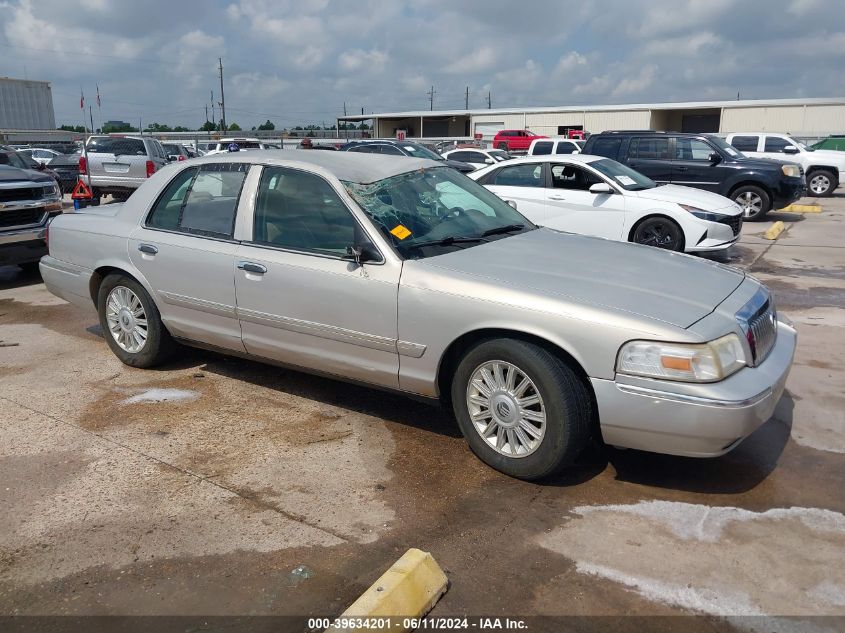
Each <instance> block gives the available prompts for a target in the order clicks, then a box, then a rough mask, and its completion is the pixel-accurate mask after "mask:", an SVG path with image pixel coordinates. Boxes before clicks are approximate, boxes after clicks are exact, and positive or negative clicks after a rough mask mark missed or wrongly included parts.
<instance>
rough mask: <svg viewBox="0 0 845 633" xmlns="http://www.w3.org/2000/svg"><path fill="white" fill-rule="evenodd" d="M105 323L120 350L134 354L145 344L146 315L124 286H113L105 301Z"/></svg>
mask: <svg viewBox="0 0 845 633" xmlns="http://www.w3.org/2000/svg"><path fill="white" fill-rule="evenodd" d="M106 323H107V324H108V326H109V332H110V333H111V335H112V338H113V339H114V340H115V342H116V343H117V344H118V346H119V347H120V349H122V350H124V351H126V352H129V353H131V354H135V353H137V352H140V351H141V350H142V349H143V348H144V345H146V343H147V314H146V313H145V312H144V306H143V304H141V300H140V299H139V298H138V295H136V294H135V293H134V292H132V291H131V290H130V289H129V288H127V287H126V286H115V287H114V288H113V289H112V291H111V292H110V293H109V296H108V298H107V299H106Z"/></svg>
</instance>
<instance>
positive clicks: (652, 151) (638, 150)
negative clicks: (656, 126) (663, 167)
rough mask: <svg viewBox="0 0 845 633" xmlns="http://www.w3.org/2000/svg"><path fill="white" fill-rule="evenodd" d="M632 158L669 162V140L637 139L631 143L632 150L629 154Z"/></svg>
mask: <svg viewBox="0 0 845 633" xmlns="http://www.w3.org/2000/svg"><path fill="white" fill-rule="evenodd" d="M628 155H629V156H630V157H631V158H639V159H650V160H667V159H668V158H670V156H669V139H668V138H663V137H657V138H637V139H634V140H632V141H631V150H630V152H629V153H628Z"/></svg>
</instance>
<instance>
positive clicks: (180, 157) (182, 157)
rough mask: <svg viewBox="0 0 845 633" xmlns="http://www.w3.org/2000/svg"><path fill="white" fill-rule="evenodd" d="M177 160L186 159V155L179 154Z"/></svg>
mask: <svg viewBox="0 0 845 633" xmlns="http://www.w3.org/2000/svg"><path fill="white" fill-rule="evenodd" d="M176 160H177V161H179V160H185V157H184V156H182V154H179V158H177V159H176Z"/></svg>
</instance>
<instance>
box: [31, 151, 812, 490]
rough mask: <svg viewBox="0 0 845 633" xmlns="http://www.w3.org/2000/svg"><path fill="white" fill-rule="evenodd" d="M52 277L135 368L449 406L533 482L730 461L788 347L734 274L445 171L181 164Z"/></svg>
mask: <svg viewBox="0 0 845 633" xmlns="http://www.w3.org/2000/svg"><path fill="white" fill-rule="evenodd" d="M456 201H460V205H457V204H456ZM41 273H42V276H43V278H44V282H45V284H46V285H47V288H48V289H49V290H50V291H51V292H53V293H54V294H56V295H58V296H59V297H62V298H64V299H66V300H68V301H71V302H73V303H75V304H77V305H80V306H83V307H85V308H87V309H89V310H92V311H93V310H96V311H97V313H98V314H99V319H100V324H101V326H102V330H103V332H104V338H105V340H106V342H107V343H108V345H109V347H110V348H111V349H112V351H113V352H114V353H115V355H116V356H117V357H118V358H119V359H120V360H121V361H123V362H124V363H126V364H128V365H130V366H133V367H152V366H154V365H157V364H160V363H162V362H164V361H165V359H166V358H167V357H168V355H169V354H170V353H171V352H172V351H173V349H174V345H175V343H176V342H184V343H186V344H188V345H195V346H201V347H211V348H213V349H217V350H220V351H224V352H227V353H231V354H235V355H241V356H244V355H246V356H250V357H253V358H256V359H262V360H266V361H268V362H271V363H275V364H281V365H285V366H290V367H294V368H298V369H301V370H304V371H309V372H315V373H320V374H328V375H330V376H334V377H337V378H340V379H345V380H352V381H357V382H363V383H367V384H371V385H374V386H377V387H380V388H385V389H392V390H397V391H400V392H402V393H405V394H409V395H414V396H417V397H423V398H429V399H431V400H432V401H433V402H436V400H437V399H442V400H443V401H444V402H446V403H449V404H450V405H451V407H452V409H453V411H454V414H455V416H456V418H457V421H458V425H459V427H460V429H461V431H462V432H463V434H464V436H465V437H466V439H467V441H468V443H469V445H470V447H471V448H472V450H473V451H475V453H476V454H477V455H478V456H479V457H480V458H481V459H482V460H484V461H485V462H486V463H488V464H489V465H491V466H492V467H494V468H497V469H499V470H501V471H503V472H505V473H508V474H510V475H513V476H515V477H522V478H526V479H535V478H539V477H544V476H546V475H548V474H550V473H552V472H554V471H556V470H557V469H559V468H560V467H562V466H564V465H566V464H571V463H572V462H573V460H574V459H575V458H576V457H577V455H578V454H579V452H580V451H581V450H582V449H583V448H584V447H585V446H586V445H587V443H588V441H589V438H590V437H591V435H594V436H599V435H601V437H603V439H604V441H605V442H606V443H608V444H611V445H616V446H624V447H630V448H637V449H642V450H648V451H656V452H661V453H671V454H676V455H688V456H695V457H706V456H714V455H721V454H723V453H725V452H727V451H729V450H731V449H732V448H734V447H735V446H737V444H739V442H740V441H742V439H743V438H745V437H746V436H748V435H749V434H750V433H752V432H753V431H754V430H755V429H756V428H757V427H758V426H759V425H761V424H762V423H763V422H765V421H766V420H767V419H768V418H769V416H770V415H771V414H772V411H773V410H774V407H775V405H776V404H777V402H778V400H779V399H780V397H781V394H782V392H783V389H784V383H785V381H786V378H787V374H788V373H789V369H790V366H791V364H792V358H793V354H794V351H795V342H796V333H795V330H794V329H793V328H792V327H790V325H789V324H788V322H787V321H786V320H785V319H784V318H783V317H778V314H777V312H776V311H775V307H774V303H773V300H772V296H771V294H770V293H769V291H768V290H767V289H766V288H765V286H763V285H761V284H760V283H759V282H758V281H756V280H754V279H753V278H751V277H748V276H746V275H745V273H744V272H743V271H741V270H738V269H734V268H730V267H728V266H721V265H714V264H713V263H712V262H709V261H701V260H698V259H696V258H691V257H688V256H685V255H681V254H679V253H671V252H667V251H662V250H659V249H655V248H645V247H641V246H639V245H635V244H621V243H618V242H613V241H610V240H601V239H596V238H591V237H584V236H581V235H572V234H568V233H563V232H559V231H554V230H551V229H547V228H538V227H537V226H535V225H534V224H533V223H532V222H531V221H530V220H529V219H527V218H526V217H524V216H522V215H520V214H519V213H518V212H517V211H516V210H514V209H513V208H511V207H510V206H509V205H507V204H506V203H505V202H503V201H502V200H501V199H500V198H498V197H496V196H495V195H494V194H493V193H491V192H490V191H488V190H486V189H485V188H484V187H482V186H480V185H478V184H477V183H475V182H473V181H472V180H470V179H469V178H466V177H465V176H463V175H462V174H460V173H458V172H456V171H455V170H454V169H448V168H446V167H444V166H443V163H442V162H435V161H429V160H421V159H416V158H407V159H403V160H396V159H394V158H391V157H388V156H363V155H356V154H355V153H354V152H352V153H350V152H285V153H283V152H272V153H271V152H243V153H240V152H239V153H233V154H225V155H222V156H212V157H205V158H199V159H197V160H195V161H191V162H185V163H178V164H173V165H171V167H170V168H169V169H167V170H162V171H161V172H159V173H157V174H154V175H153V177H152V178H150V180H148V181H147V182H145V183H144V184H143V185H142V186H141V187H140V188H139V189H138V191H137V192H136V193H135V195H133V196H132V197H131V198H130V199H129V201H127V202H126V203H125V204H122V205H109V206H108V207H101V208H99V209H90V208H89V209H84V210H82V212H80V213H73V214H65V215H62V216H59V217H58V218H56V219H55V220H54V221H53V224H52V226H51V227H50V254H49V255H48V256H46V257H44V258H43V259H42V261H41ZM339 308H342V309H339ZM232 432H237V431H236V430H235V429H232Z"/></svg>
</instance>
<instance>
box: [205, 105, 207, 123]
mask: <svg viewBox="0 0 845 633" xmlns="http://www.w3.org/2000/svg"><path fill="white" fill-rule="evenodd" d="M205 120H206V121H208V104H207V103H206V104H205Z"/></svg>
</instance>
